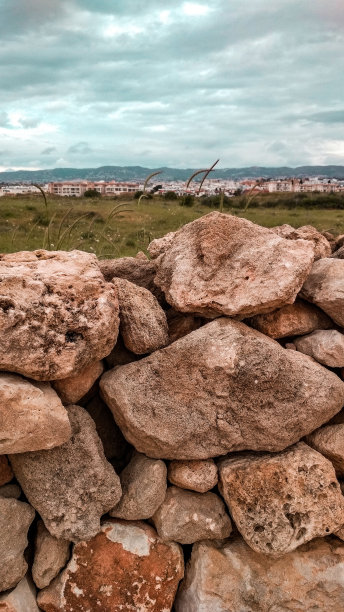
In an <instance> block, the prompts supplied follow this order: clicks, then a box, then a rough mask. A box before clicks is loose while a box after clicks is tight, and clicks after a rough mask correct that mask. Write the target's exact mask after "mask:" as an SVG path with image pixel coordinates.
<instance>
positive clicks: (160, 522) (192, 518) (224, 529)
mask: <svg viewBox="0 0 344 612" xmlns="http://www.w3.org/2000/svg"><path fill="white" fill-rule="evenodd" d="M153 522H154V525H155V528H156V530H157V532H158V534H159V536H160V537H161V538H162V539H163V540H174V541H175V542H179V543H180V544H193V542H198V541H199V540H208V539H209V540H216V539H222V538H227V537H228V536H229V535H230V533H231V531H232V524H231V520H230V518H229V516H228V514H227V513H226V510H225V505H224V503H223V501H222V499H221V498H220V497H218V496H217V495H215V493H195V492H194V491H185V490H184V489H179V488H178V487H169V488H168V489H167V492H166V497H165V499H164V502H163V503H162V505H161V506H160V508H159V509H158V510H157V511H156V513H155V514H154V516H153Z"/></svg>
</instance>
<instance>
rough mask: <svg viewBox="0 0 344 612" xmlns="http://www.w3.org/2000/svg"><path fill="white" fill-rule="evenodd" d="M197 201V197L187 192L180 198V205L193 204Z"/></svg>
mask: <svg viewBox="0 0 344 612" xmlns="http://www.w3.org/2000/svg"><path fill="white" fill-rule="evenodd" d="M194 203H195V199H194V197H193V195H191V193H187V194H186V195H185V196H183V197H182V199H181V200H180V205H181V206H189V207H191V206H193V205H194Z"/></svg>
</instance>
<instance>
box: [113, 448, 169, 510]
mask: <svg viewBox="0 0 344 612" xmlns="http://www.w3.org/2000/svg"><path fill="white" fill-rule="evenodd" d="M166 477H167V469H166V465H165V463H164V462H163V461H160V460H159V459H150V458H149V457H146V456H145V455H141V453H137V452H134V455H133V457H132V459H131V461H130V462H129V463H128V465H127V466H126V467H125V468H124V470H123V471H122V472H121V476H120V478H121V486H122V497H121V499H120V501H119V502H118V504H117V505H116V506H115V507H114V508H113V509H112V510H110V516H115V517H117V518H122V519H126V520H128V521H135V520H141V519H148V518H150V517H151V516H153V514H154V512H155V511H156V510H157V509H158V508H159V506H160V505H161V504H162V502H163V501H164V499H165V494H166V487H167V481H166Z"/></svg>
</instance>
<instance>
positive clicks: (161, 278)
mask: <svg viewBox="0 0 344 612" xmlns="http://www.w3.org/2000/svg"><path fill="white" fill-rule="evenodd" d="M150 252H151V254H152V250H150ZM153 252H154V251H153ZM152 256H153V255H152ZM313 259H314V248H313V245H312V244H311V243H310V242H309V241H291V240H285V239H284V238H280V237H279V236H277V235H276V234H275V233H274V232H272V231H271V230H269V229H266V228H262V227H260V226H258V225H255V224H254V223H251V222H250V221H247V220H246V219H240V218H237V217H234V216H231V215H225V214H221V213H218V212H213V213H210V214H209V215H205V216H204V217H201V218H200V219H197V220H196V221H193V222H192V223H188V224H187V225H185V226H184V227H182V228H181V229H180V230H178V232H176V233H175V235H174V236H173V237H172V239H171V241H170V243H169V244H168V245H167V248H166V250H165V251H162V253H161V254H160V255H159V256H158V257H157V259H156V264H157V274H156V277H155V283H156V284H157V285H158V286H159V287H161V289H162V290H163V291H164V292H165V296H166V300H167V301H168V302H169V304H171V305H172V306H173V307H174V308H176V309H177V310H180V311H181V312H193V313H199V314H201V315H204V316H206V317H214V316H215V317H216V316H218V315H221V314H226V315H229V316H234V315H239V316H241V317H247V316H250V315H254V314H257V313H264V312H269V311H271V310H275V309H276V308H280V307H281V306H284V305H285V304H291V303H293V302H294V301H295V298H296V295H297V293H298V291H299V290H300V288H301V286H302V284H303V282H304V280H305V279H306V277H307V275H308V273H309V270H310V268H311V265H312V262H313Z"/></svg>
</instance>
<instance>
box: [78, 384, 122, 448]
mask: <svg viewBox="0 0 344 612" xmlns="http://www.w3.org/2000/svg"><path fill="white" fill-rule="evenodd" d="M86 410H87V412H88V414H89V415H90V416H91V417H92V419H93V421H94V422H95V424H96V429H97V434H98V436H99V438H100V439H101V442H102V445H103V449H104V454H105V457H106V458H107V459H122V457H123V456H124V455H125V454H126V452H127V448H128V443H127V441H126V440H125V438H124V437H123V434H122V432H121V430H120V428H119V427H118V426H117V425H116V423H115V421H114V418H113V416H112V412H111V410H109V408H108V407H107V405H106V404H105V403H104V402H103V401H102V400H101V398H100V397H99V396H98V395H97V396H96V397H94V398H93V399H92V400H91V401H90V402H88V404H87V405H86Z"/></svg>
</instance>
